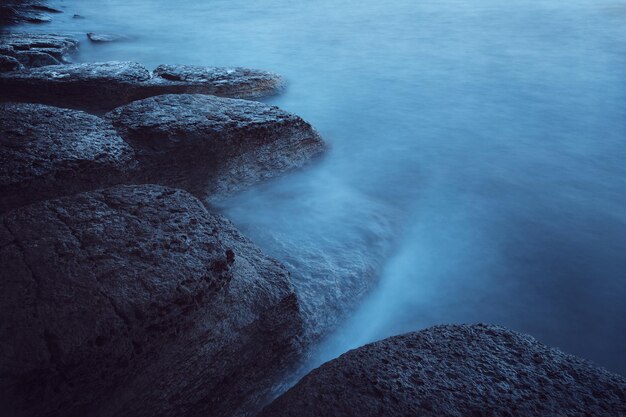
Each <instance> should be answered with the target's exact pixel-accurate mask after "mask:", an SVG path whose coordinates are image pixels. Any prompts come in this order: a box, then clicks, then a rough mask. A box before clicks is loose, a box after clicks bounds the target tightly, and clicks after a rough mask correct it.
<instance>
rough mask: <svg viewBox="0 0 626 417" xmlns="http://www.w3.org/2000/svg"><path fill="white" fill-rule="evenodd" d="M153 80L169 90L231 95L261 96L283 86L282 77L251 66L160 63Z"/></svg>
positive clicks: (239, 96) (231, 96)
mask: <svg viewBox="0 0 626 417" xmlns="http://www.w3.org/2000/svg"><path fill="white" fill-rule="evenodd" d="M154 75H155V77H154V78H153V79H152V82H153V83H154V84H156V85H158V86H160V87H165V86H168V87H170V89H169V90H168V91H167V92H168V93H178V94H181V93H190V94H192V93H197V94H212V95H215V96H220V97H230V98H248V99H250V98H258V97H263V96H267V95H268V93H275V92H278V91H280V90H281V89H282V88H283V80H282V78H281V77H280V76H278V75H276V74H273V73H271V72H267V71H261V70H256V69H249V68H239V67H235V68H216V67H201V66H194V65H160V66H158V67H157V68H156V69H155V70H154Z"/></svg>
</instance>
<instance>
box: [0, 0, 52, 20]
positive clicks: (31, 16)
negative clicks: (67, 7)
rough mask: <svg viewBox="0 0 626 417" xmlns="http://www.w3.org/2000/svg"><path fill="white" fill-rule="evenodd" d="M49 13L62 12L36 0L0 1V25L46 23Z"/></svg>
mask: <svg viewBox="0 0 626 417" xmlns="http://www.w3.org/2000/svg"><path fill="white" fill-rule="evenodd" d="M49 13H63V12H62V11H61V10H58V9H55V8H52V7H49V6H47V5H46V4H45V2H43V1H38V0H3V1H2V2H0V25H14V24H18V23H24V22H27V23H47V22H49V21H50V20H51V19H50V16H49V15H48V14H49Z"/></svg>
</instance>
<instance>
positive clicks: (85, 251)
mask: <svg viewBox="0 0 626 417" xmlns="http://www.w3.org/2000/svg"><path fill="white" fill-rule="evenodd" d="M0 220H1V222H0V260H1V262H2V265H1V267H0V297H1V298H2V300H3V302H2V303H1V304H0V310H1V312H0V313H1V314H2V317H3V320H2V321H1V322H0V408H1V409H2V410H3V412H5V413H7V414H4V415H11V416H53V415H54V416H57V415H62V416H133V417H138V416H201V415H205V416H229V415H234V414H237V412H238V411H241V410H244V409H246V408H250V409H254V407H255V404H258V402H259V401H262V400H263V396H264V394H265V393H266V392H267V389H268V387H269V385H270V381H271V380H273V379H274V378H276V375H277V373H279V372H281V370H282V368H283V367H284V366H285V365H286V364H287V362H288V361H289V360H290V359H291V358H292V355H294V354H296V353H297V352H298V350H299V346H298V344H297V340H298V337H299V332H300V329H301V327H300V321H299V319H298V306H297V300H296V298H295V296H294V294H293V289H292V287H291V284H290V281H289V276H288V273H287V271H286V270H285V268H284V267H283V266H281V265H280V264H279V263H278V262H276V261H274V260H272V259H270V258H267V257H265V256H264V255H263V254H262V253H261V252H260V251H259V250H258V249H257V248H256V247H255V246H254V245H252V244H251V243H250V242H249V241H248V240H246V239H245V238H244V237H243V236H241V235H240V234H239V233H238V232H237V230H235V229H234V228H233V226H232V225H231V223H230V222H228V221H227V220H225V219H223V218H222V217H219V216H215V215H212V214H210V213H208V212H207V211H206V209H205V208H204V207H203V205H202V204H201V203H200V202H199V201H198V200H197V199H195V198H193V197H192V196H191V195H189V194H188V193H186V192H183V191H180V190H173V189H167V188H163V187H159V186H148V185H146V186H121V187H115V188H110V189H105V190H100V191H95V192H89V193H83V194H78V195H74V196H70V197H63V198H60V199H56V200H48V201H44V202H40V203H36V204H33V205H29V206H25V207H21V208H19V209H16V210H13V211H10V212H8V213H5V214H4V215H3V216H0Z"/></svg>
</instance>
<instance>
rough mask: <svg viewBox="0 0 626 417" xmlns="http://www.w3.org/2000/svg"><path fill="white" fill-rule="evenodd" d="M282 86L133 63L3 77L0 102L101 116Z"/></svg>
mask: <svg viewBox="0 0 626 417" xmlns="http://www.w3.org/2000/svg"><path fill="white" fill-rule="evenodd" d="M16 49H17V48H16ZM281 85H282V83H281V79H280V77H279V76H277V75H274V74H270V73H267V72H264V71H259V70H248V69H242V68H237V69H219V68H203V67H181V66H161V67H159V68H158V69H157V71H156V72H155V74H154V75H153V74H152V73H151V72H150V71H148V70H147V69H146V68H144V67H143V66H142V65H140V64H137V63H133V62H100V63H87V64H69V65H53V66H46V67H42V68H32V69H28V70H26V71H13V72H5V73H2V74H0V89H2V91H3V95H2V96H1V97H0V99H2V100H5V101H6V100H11V101H28V102H37V103H45V104H52V105H57V106H62V107H71V108H79V109H84V110H91V111H95V112H99V111H102V112H104V111H107V110H111V109H113V108H115V107H118V106H121V105H123V104H127V103H130V102H131V101H134V100H139V99H143V98H147V97H152V96H155V95H159V94H166V93H176V94H180V93H198V94H214V95H223V96H228V97H237V98H258V97H261V96H266V95H271V94H274V93H276V92H277V91H278V90H279V89H280V87H281Z"/></svg>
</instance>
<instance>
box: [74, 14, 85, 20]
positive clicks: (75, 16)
mask: <svg viewBox="0 0 626 417" xmlns="http://www.w3.org/2000/svg"><path fill="white" fill-rule="evenodd" d="M72 18H73V19H84V18H85V16H83V15H80V14H75V15H74V16H72Z"/></svg>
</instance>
